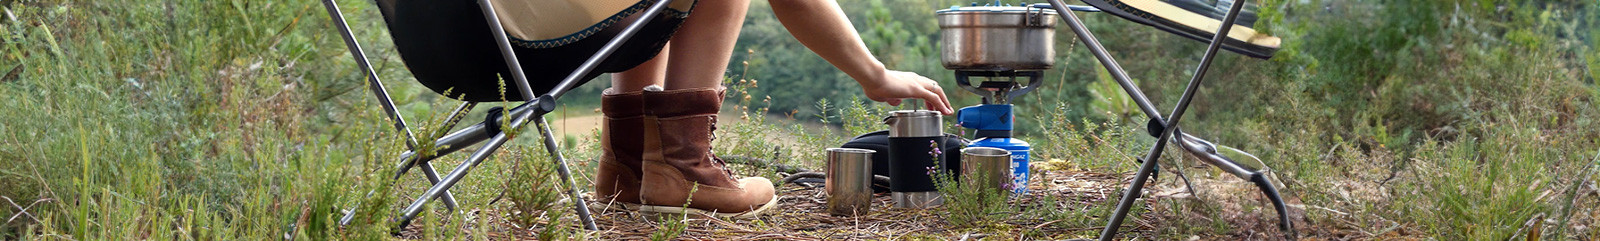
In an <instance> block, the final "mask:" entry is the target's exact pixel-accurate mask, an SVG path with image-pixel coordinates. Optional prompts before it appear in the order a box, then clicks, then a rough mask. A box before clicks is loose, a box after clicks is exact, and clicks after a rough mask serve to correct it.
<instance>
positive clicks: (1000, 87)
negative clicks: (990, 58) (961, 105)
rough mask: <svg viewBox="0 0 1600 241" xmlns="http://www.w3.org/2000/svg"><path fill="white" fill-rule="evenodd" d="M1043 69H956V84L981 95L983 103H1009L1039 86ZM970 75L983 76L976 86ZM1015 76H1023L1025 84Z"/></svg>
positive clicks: (1041, 83)
mask: <svg viewBox="0 0 1600 241" xmlns="http://www.w3.org/2000/svg"><path fill="white" fill-rule="evenodd" d="M1043 76H1044V71H1043V70H1009V71H969V70H956V85H959V86H961V89H965V90H967V92H972V93H973V94H978V96H982V97H983V103H984V104H1010V103H1011V100H1012V99H1015V98H1017V96H1022V94H1026V93H1028V92H1030V91H1033V89H1036V88H1039V86H1040V85H1043V84H1044V82H1043V81H1041V80H1040V79H1041V78H1040V77H1043ZM972 77H985V79H984V80H983V81H982V82H978V85H977V86H973V85H972V81H971V79H972ZM1017 77H1025V78H1027V80H1028V82H1027V83H1026V84H1024V83H1021V82H1018V81H1017Z"/></svg>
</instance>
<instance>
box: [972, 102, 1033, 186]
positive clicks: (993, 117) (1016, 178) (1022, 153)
mask: <svg viewBox="0 0 1600 241" xmlns="http://www.w3.org/2000/svg"><path fill="white" fill-rule="evenodd" d="M956 117H957V119H959V120H960V121H961V126H962V127H965V128H971V129H974V130H976V132H977V133H976V134H975V136H974V137H975V138H977V140H974V141H972V143H969V144H967V146H969V147H993V148H1000V149H1005V150H1007V151H1011V184H1012V185H1011V187H1013V189H1012V190H1011V191H1012V193H1016V194H1025V193H1028V171H1029V169H1028V152H1029V150H1031V149H1032V147H1030V146H1029V145H1028V142H1025V141H1022V140H1019V139H1016V138H1011V129H1012V122H1014V121H1015V118H1016V117H1014V115H1013V114H1012V106H1011V105H1009V104H985V105H976V106H969V107H966V108H961V111H960V112H959V113H958V114H957V115H956Z"/></svg>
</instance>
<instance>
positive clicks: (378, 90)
mask: <svg viewBox="0 0 1600 241" xmlns="http://www.w3.org/2000/svg"><path fill="white" fill-rule="evenodd" d="M322 4H323V7H325V8H327V10H328V15H329V16H330V17H332V19H333V23H334V26H337V27H338V28H339V33H340V35H341V36H342V37H343V38H344V43H345V47H347V48H349V49H350V55H351V56H352V57H354V58H355V61H356V64H357V65H359V66H360V67H361V69H362V70H363V71H366V73H365V74H366V76H367V88H368V89H369V90H371V91H372V94H373V95H375V96H376V97H377V98H378V104H379V105H381V106H383V111H384V113H386V114H388V116H389V120H391V121H394V128H395V130H396V131H398V132H400V133H401V134H404V136H405V138H406V148H408V149H416V147H417V138H416V135H415V134H412V133H411V128H408V126H407V125H406V120H405V118H403V117H402V116H400V111H399V109H397V108H396V107H395V105H394V100H393V99H391V98H389V91H388V90H387V89H386V88H384V87H383V82H382V81H380V80H379V79H378V73H377V71H375V70H373V69H372V63H370V62H368V61H367V54H366V52H365V51H362V50H361V43H359V42H357V41H356V38H355V33H353V32H352V31H350V25H349V24H348V23H346V22H345V20H344V14H343V13H341V12H340V11H339V5H338V4H337V3H335V2H334V0H324V1H322ZM411 163H414V162H412V161H408V162H406V167H410V165H411ZM422 173H423V174H424V176H426V177H427V178H428V181H429V182H431V183H439V173H438V172H437V171H435V170H434V168H433V164H432V163H428V162H423V163H422ZM395 178H400V176H399V175H398V174H396V175H395ZM440 199H442V201H444V203H445V206H446V207H448V208H450V209H451V210H454V209H455V208H456V198H455V195H453V194H450V193H445V194H444V196H443V197H441V198H440ZM344 219H345V220H348V217H346V218H344ZM344 222H348V221H344Z"/></svg>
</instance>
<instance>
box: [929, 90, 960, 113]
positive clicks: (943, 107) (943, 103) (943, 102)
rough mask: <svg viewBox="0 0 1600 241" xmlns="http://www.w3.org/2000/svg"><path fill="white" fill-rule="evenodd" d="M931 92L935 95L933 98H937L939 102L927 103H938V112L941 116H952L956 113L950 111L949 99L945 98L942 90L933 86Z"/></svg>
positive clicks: (952, 110)
mask: <svg viewBox="0 0 1600 241" xmlns="http://www.w3.org/2000/svg"><path fill="white" fill-rule="evenodd" d="M932 91H933V93H934V94H935V96H938V98H939V100H938V101H928V102H929V103H939V108H940V110H939V112H940V113H941V114H944V115H952V114H955V113H956V111H955V110H954V109H951V107H950V98H949V97H945V95H944V89H943V88H939V85H937V84H935V85H934V86H933V88H932Z"/></svg>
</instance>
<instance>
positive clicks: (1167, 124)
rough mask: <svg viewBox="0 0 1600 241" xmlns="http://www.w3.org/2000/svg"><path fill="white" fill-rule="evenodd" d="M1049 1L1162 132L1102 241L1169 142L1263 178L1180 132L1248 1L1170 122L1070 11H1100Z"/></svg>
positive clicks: (1212, 47) (1227, 20)
mask: <svg viewBox="0 0 1600 241" xmlns="http://www.w3.org/2000/svg"><path fill="white" fill-rule="evenodd" d="M1048 1H1049V3H1050V5H1051V6H1052V7H1053V8H1055V10H1056V11H1057V12H1058V13H1061V15H1065V16H1063V18H1062V19H1063V20H1064V21H1066V22H1067V26H1069V27H1070V28H1071V29H1072V32H1073V33H1074V34H1076V35H1077V37H1078V39H1079V40H1080V41H1083V42H1084V44H1085V45H1088V49H1089V51H1090V52H1091V53H1093V54H1094V56H1095V58H1096V59H1097V60H1099V61H1100V63H1101V65H1103V66H1104V67H1105V68H1106V70H1108V72H1110V73H1111V77H1112V78H1113V79H1115V80H1116V81H1117V84H1118V85H1120V86H1121V87H1122V89H1123V90H1124V91H1126V92H1127V94H1128V96H1130V97H1132V99H1133V100H1134V102H1135V103H1136V104H1138V105H1139V109H1140V110H1141V111H1143V112H1144V113H1145V115H1146V116H1148V117H1150V119H1151V121H1150V122H1151V123H1152V124H1151V125H1152V127H1157V126H1159V127H1160V131H1161V132H1160V134H1158V135H1156V143H1155V145H1153V146H1151V148H1150V151H1149V153H1148V154H1147V155H1146V156H1145V158H1144V159H1141V161H1143V163H1141V164H1140V167H1139V172H1138V173H1136V174H1134V179H1133V180H1132V183H1130V184H1129V186H1128V189H1127V191H1125V192H1124V193H1123V195H1122V198H1121V200H1119V202H1118V204H1117V210H1116V212H1115V213H1113V214H1112V216H1111V219H1110V220H1109V221H1107V224H1106V226H1105V228H1104V229H1102V230H1101V232H1100V240H1112V239H1114V238H1115V237H1116V232H1117V228H1118V227H1119V226H1121V225H1122V221H1123V219H1125V218H1126V217H1127V214H1128V210H1129V209H1131V208H1132V207H1133V203H1134V202H1135V201H1137V199H1138V198H1139V195H1140V192H1141V189H1143V187H1144V184H1145V181H1146V180H1147V178H1148V177H1150V176H1151V175H1153V174H1155V171H1156V170H1157V166H1158V164H1157V161H1156V159H1157V158H1159V157H1160V156H1161V152H1162V150H1163V149H1164V148H1165V146H1166V144H1167V141H1168V138H1171V139H1172V140H1173V141H1176V142H1178V143H1179V145H1178V146H1180V147H1182V148H1183V149H1184V150H1186V151H1188V152H1190V153H1193V154H1194V155H1195V156H1197V157H1199V159H1201V160H1202V161H1205V162H1207V163H1210V164H1212V165H1215V166H1218V167H1219V168H1222V169H1223V170H1224V171H1227V172H1228V173H1230V174H1233V175H1235V176H1239V177H1240V178H1244V179H1253V177H1255V178H1258V177H1259V176H1260V175H1261V172H1260V171H1259V170H1249V169H1248V168H1245V167H1243V166H1241V165H1239V164H1238V163H1236V162H1234V161H1232V160H1230V159H1228V158H1227V157H1225V156H1222V155H1219V154H1217V153H1216V145H1215V144H1212V143H1211V142H1209V141H1206V140H1204V139H1200V138H1198V137H1195V136H1193V135H1189V134H1185V133H1183V132H1182V131H1180V130H1179V128H1178V121H1179V120H1180V119H1181V118H1182V116H1183V113H1184V111H1185V110H1186V109H1188V106H1189V103H1190V101H1192V100H1193V98H1194V96H1195V94H1196V92H1197V91H1198V89H1199V86H1200V83H1201V82H1202V81H1203V80H1204V77H1205V74H1206V71H1207V70H1208V69H1209V68H1210V66H1211V61H1212V59H1213V58H1215V57H1216V53H1217V52H1218V50H1219V48H1220V47H1221V46H1222V41H1223V40H1224V38H1226V37H1227V36H1228V32H1229V30H1231V29H1232V26H1233V24H1232V23H1233V21H1234V20H1235V19H1236V18H1237V17H1238V13H1239V10H1240V9H1241V8H1242V7H1243V6H1244V2H1245V1H1236V2H1234V4H1233V5H1232V6H1231V7H1230V9H1229V11H1228V14H1227V15H1226V16H1225V17H1223V20H1222V24H1221V27H1220V29H1219V30H1217V34H1216V35H1215V36H1213V37H1212V39H1211V42H1210V44H1209V45H1208V46H1207V47H1206V52H1205V55H1204V56H1203V57H1202V58H1201V61H1200V65H1199V66H1198V67H1196V71H1195V75H1194V76H1193V78H1191V79H1190V80H1189V84H1188V86H1187V87H1186V88H1185V89H1184V92H1183V95H1182V97H1180V98H1179V101H1178V105H1177V106H1176V107H1175V108H1173V110H1172V114H1171V115H1170V116H1171V119H1166V118H1163V117H1162V116H1161V113H1160V112H1159V111H1158V110H1157V109H1156V108H1155V105H1154V104H1151V102H1150V100H1149V98H1147V97H1145V95H1144V92H1143V91H1141V90H1139V87H1138V86H1137V85H1134V84H1133V81H1132V80H1131V78H1129V77H1128V74H1127V71H1125V70H1123V69H1122V65H1120V64H1118V63H1117V61H1116V59H1115V58H1112V57H1111V55H1110V54H1109V53H1108V52H1107V51H1106V50H1105V47H1104V46H1102V45H1101V44H1100V40H1099V39H1097V38H1095V37H1094V34H1093V33H1091V32H1089V30H1088V28H1087V27H1084V24H1083V20H1081V19H1079V18H1078V16H1077V15H1075V14H1072V12H1071V11H1069V10H1077V11H1085V12H1094V11H1097V10H1096V9H1086V8H1081V7H1077V6H1069V5H1066V4H1063V3H1062V1H1061V0H1048ZM1291 231H1292V230H1291Z"/></svg>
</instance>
